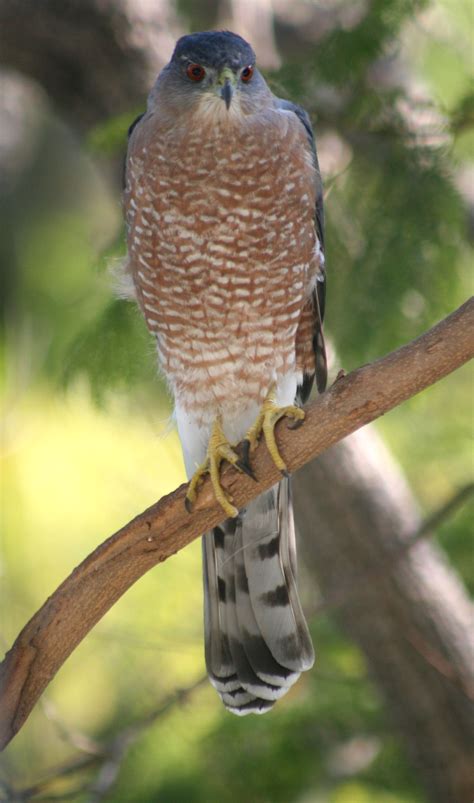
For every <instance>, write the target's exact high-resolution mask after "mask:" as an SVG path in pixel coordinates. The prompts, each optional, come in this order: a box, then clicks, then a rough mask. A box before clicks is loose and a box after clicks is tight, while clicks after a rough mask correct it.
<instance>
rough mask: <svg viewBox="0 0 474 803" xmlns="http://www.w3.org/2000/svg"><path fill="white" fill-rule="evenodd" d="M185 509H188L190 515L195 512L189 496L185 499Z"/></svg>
mask: <svg viewBox="0 0 474 803" xmlns="http://www.w3.org/2000/svg"><path fill="white" fill-rule="evenodd" d="M184 507H185V508H186V510H187V512H188V513H192V512H193V503H192V502H191V500H190V499H188V497H187V496H185V497H184Z"/></svg>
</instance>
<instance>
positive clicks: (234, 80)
mask: <svg viewBox="0 0 474 803" xmlns="http://www.w3.org/2000/svg"><path fill="white" fill-rule="evenodd" d="M271 97H272V95H271V92H270V90H269V89H268V87H267V85H266V83H265V80H264V79H263V77H262V76H261V74H260V73H259V71H258V70H257V68H256V66H255V53H254V51H253V50H252V48H251V47H250V45H249V44H248V43H247V42H246V41H245V39H242V37H241V36H238V35H237V34H235V33H231V32H230V31H206V32H204V33H193V34H190V35H188V36H182V37H181V39H179V40H178V42H177V43H176V47H175V49H174V52H173V55H172V58H171V61H170V62H169V64H167V66H166V67H165V68H164V69H163V70H162V72H161V73H160V75H159V77H158V81H157V83H156V86H155V89H154V91H153V92H152V95H151V100H152V102H160V101H162V102H164V103H165V104H168V105H170V106H173V108H174V109H175V110H178V111H179V110H180V109H183V110H193V111H195V110H197V109H199V110H201V111H205V112H207V113H210V114H213V113H215V114H216V115H218V116H219V117H222V115H223V114H224V113H225V112H227V113H230V116H232V117H235V115H241V114H244V115H246V114H252V113H253V112H255V111H257V110H258V109H259V108H261V106H262V105H264V104H265V102H267V103H268V100H269V98H271Z"/></svg>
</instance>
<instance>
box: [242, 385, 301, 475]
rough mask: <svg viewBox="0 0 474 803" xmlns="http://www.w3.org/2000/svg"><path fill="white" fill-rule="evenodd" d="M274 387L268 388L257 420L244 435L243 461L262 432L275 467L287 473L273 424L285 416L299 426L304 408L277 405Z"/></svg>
mask: <svg viewBox="0 0 474 803" xmlns="http://www.w3.org/2000/svg"><path fill="white" fill-rule="evenodd" d="M275 396H276V393H275V387H272V388H270V390H269V392H268V395H267V398H266V399H265V401H264V402H263V404H262V406H261V408H260V412H259V414H258V416H257V420H256V421H255V423H254V424H253V425H252V426H251V427H250V429H249V431H248V432H247V435H246V436H245V441H244V443H245V444H246V450H245V454H244V462H247V463H248V454H249V452H252V451H253V450H254V449H255V447H256V445H257V443H258V440H259V438H260V436H261V435H262V433H263V437H264V438H265V443H266V444H267V449H268V451H269V452H270V454H271V457H272V460H273V462H274V463H275V465H276V467H277V468H279V469H280V471H281V473H282V474H285V475H286V474H287V473H288V472H287V468H286V465H285V462H284V460H283V458H282V456H281V454H280V452H279V451H278V446H277V443H276V440H275V424H276V423H277V421H279V420H280V418H283V416H286V417H287V418H293V419H294V420H295V422H298V423H295V426H299V425H300V424H301V423H302V422H303V419H304V410H302V409H301V407H296V406H295V405H288V406H287V407H278V405H277V403H276V400H275Z"/></svg>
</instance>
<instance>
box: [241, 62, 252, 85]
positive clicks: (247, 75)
mask: <svg viewBox="0 0 474 803" xmlns="http://www.w3.org/2000/svg"><path fill="white" fill-rule="evenodd" d="M252 75H253V67H252V65H251V64H249V66H248V67H244V69H243V70H242V72H241V73H240V77H241V79H242V81H243V82H244V84H247V83H248V82H249V81H250V79H251V77H252Z"/></svg>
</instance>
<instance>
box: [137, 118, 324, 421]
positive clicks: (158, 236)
mask: <svg viewBox="0 0 474 803" xmlns="http://www.w3.org/2000/svg"><path fill="white" fill-rule="evenodd" d="M313 170H314V168H313V165H312V157H311V153H310V149H309V146H308V143H307V141H306V135H305V132H304V130H303V127H302V126H301V124H300V123H299V121H298V119H297V118H296V116H295V115H294V114H292V113H289V112H286V111H277V110H269V111H268V112H267V113H266V114H265V115H259V119H258V121H257V120H256V119H254V117H253V116H249V117H248V118H243V117H240V118H238V119H237V120H233V121H228V122H227V123H225V124H224V123H222V122H220V123H216V122H215V121H214V122H213V121H211V122H210V121H209V120H206V119H203V120H202V121H201V122H199V120H198V122H197V123H196V121H194V124H193V127H188V126H186V125H182V126H181V127H180V128H179V129H177V128H169V127H168V128H166V127H161V128H160V125H159V124H158V123H157V122H156V121H155V119H154V116H153V115H150V117H149V119H146V118H145V120H144V121H142V123H141V124H140V126H139V127H137V129H136V131H135V132H134V133H133V135H132V141H131V144H130V151H129V160H128V166H127V177H126V182H127V183H126V192H125V209H126V220H127V227H128V249H129V258H130V264H131V268H132V271H133V276H134V281H135V285H136V289H137V295H138V298H139V302H140V305H141V307H142V310H143V313H144V315H145V318H146V322H147V325H148V327H149V329H150V331H151V332H152V333H153V334H154V335H155V337H156V342H157V347H158V353H159V358H160V362H161V366H162V369H163V371H164V373H165V375H166V378H167V380H168V382H169V384H170V386H171V389H172V392H173V394H174V396H175V399H176V401H177V403H178V404H179V405H180V407H181V408H182V409H184V410H186V411H187V413H189V415H191V416H192V417H193V419H194V420H196V421H197V422H198V423H201V424H207V423H209V422H210V421H211V420H212V419H213V418H214V417H215V415H216V412H217V411H219V412H225V413H226V414H227V415H228V416H232V414H233V412H234V411H236V410H238V409H240V408H242V406H243V405H245V404H246V403H248V402H249V401H253V402H256V403H260V402H261V401H262V400H263V399H264V397H265V395H266V393H267V392H268V389H269V387H270V386H271V385H272V383H273V382H275V381H276V380H277V379H278V378H279V377H281V376H284V375H286V374H288V373H289V372H296V370H297V369H296V364H295V337H296V331H297V327H298V324H299V321H300V318H301V314H302V310H303V307H304V304H305V301H306V300H307V299H308V296H309V293H310V290H311V287H312V283H313V281H314V278H315V275H316V271H317V269H318V258H317V253H318V248H317V242H316V235H315V229H314V205H315V189H314V188H315V181H314V173H313Z"/></svg>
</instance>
